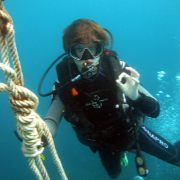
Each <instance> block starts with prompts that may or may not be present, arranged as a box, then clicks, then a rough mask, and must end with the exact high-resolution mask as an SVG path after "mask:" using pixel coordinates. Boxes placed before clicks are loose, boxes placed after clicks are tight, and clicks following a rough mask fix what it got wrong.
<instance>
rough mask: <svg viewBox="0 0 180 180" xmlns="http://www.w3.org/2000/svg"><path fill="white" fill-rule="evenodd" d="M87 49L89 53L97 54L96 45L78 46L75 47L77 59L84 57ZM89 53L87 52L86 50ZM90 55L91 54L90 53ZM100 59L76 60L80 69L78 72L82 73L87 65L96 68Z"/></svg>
mask: <svg viewBox="0 0 180 180" xmlns="http://www.w3.org/2000/svg"><path fill="white" fill-rule="evenodd" d="M85 49H88V51H90V52H91V54H93V55H94V54H96V49H97V46H96V44H95V43H94V44H93V43H89V44H77V45H75V46H74V51H75V52H76V55H77V57H82V55H83V53H84V52H85ZM86 51H87V50H86ZM88 53H89V52H88ZM99 59H100V57H97V58H93V57H92V58H87V59H86V60H83V59H82V60H76V59H74V62H75V64H76V66H77V67H78V70H79V71H80V72H81V71H82V68H83V67H84V66H85V64H86V63H87V64H91V65H94V66H96V65H97V64H98V63H99Z"/></svg>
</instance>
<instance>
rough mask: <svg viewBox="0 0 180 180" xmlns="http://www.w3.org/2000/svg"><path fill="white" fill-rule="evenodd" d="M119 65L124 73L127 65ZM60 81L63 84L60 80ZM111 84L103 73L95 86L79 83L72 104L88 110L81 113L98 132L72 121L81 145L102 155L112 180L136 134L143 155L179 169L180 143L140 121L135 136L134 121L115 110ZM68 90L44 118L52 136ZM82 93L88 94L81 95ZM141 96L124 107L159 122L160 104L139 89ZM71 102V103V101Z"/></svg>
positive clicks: (118, 171)
mask: <svg viewBox="0 0 180 180" xmlns="http://www.w3.org/2000/svg"><path fill="white" fill-rule="evenodd" d="M119 62H120V64H121V66H122V69H123V68H124V67H125V63H123V62H122V61H119ZM72 72H74V77H75V76H76V75H77V70H76V71H72ZM59 81H60V82H61V80H60V79H59ZM59 81H57V82H56V83H55V85H56V88H57V87H58V86H59V85H58V84H59ZM108 83H109V82H108V80H107V77H106V75H104V74H103V73H100V74H99V77H98V78H97V79H96V80H95V81H94V82H85V81H80V82H78V85H77V86H76V85H75V86H74V87H75V88H76V90H77V91H78V93H79V94H78V96H77V97H75V101H73V103H75V102H79V104H78V105H77V106H75V109H78V108H79V107H83V106H85V108H83V109H82V111H83V114H84V115H85V116H86V117H87V119H88V121H89V122H90V123H92V124H93V126H94V127H93V129H95V131H94V130H90V131H89V127H88V126H87V127H85V126H84V124H83V123H82V122H81V121H73V122H71V120H70V122H71V123H72V126H73V128H74V130H75V131H76V134H77V137H78V139H79V141H80V142H81V143H82V144H84V145H87V146H89V147H90V148H91V150H92V151H93V152H97V151H98V152H99V155H100V158H101V161H102V163H103V166H104V167H105V169H106V171H107V172H108V174H109V176H110V177H111V178H112V179H115V178H117V177H118V176H119V174H120V173H121V165H120V159H121V158H122V157H123V155H124V151H129V150H131V149H136V148H137V147H136V145H135V143H136V140H135V138H134V133H135V132H136V133H137V137H138V143H139V145H140V148H141V150H142V151H144V152H147V153H149V154H151V155H153V156H156V157H157V158H159V159H162V160H163V161H166V162H168V163H171V164H173V165H176V166H179V167H180V154H179V153H180V147H179V146H180V143H177V144H176V145H171V144H170V143H169V142H167V141H166V140H165V139H163V138H162V137H161V136H159V135H158V134H156V133H155V132H153V131H151V130H150V129H148V128H147V127H145V126H144V125H142V124H141V123H138V122H137V121H136V123H137V124H138V125H137V129H136V130H135V132H133V129H131V127H132V126H130V124H134V122H132V118H131V117H130V119H131V121H130V122H128V120H127V118H125V120H124V119H123V118H121V115H122V116H123V114H122V112H121V111H118V109H120V107H115V106H116V105H118V103H119V102H118V101H117V100H116V99H115V98H116V96H115V94H113V92H112V88H108V87H111V84H108ZM60 86H61V85H60ZM98 87H101V89H100V90H98V89H97V88H98ZM68 88H69V87H68ZM68 88H67V89H65V90H64V91H63V90H61V91H60V92H59V93H58V94H56V95H55V96H54V98H53V101H52V104H51V106H50V108H49V111H48V114H47V116H46V118H45V122H46V123H47V125H48V126H49V128H50V130H51V133H52V135H53V136H55V135H56V132H57V128H58V125H59V122H60V119H61V115H62V114H61V113H60V112H59V108H58V106H60V104H61V102H64V104H65V106H67V104H66V103H67V101H68V98H69V97H70V93H71V88H69V89H68ZM82 91H85V93H81V92H82ZM64 94H66V95H64ZM139 94H140V97H139V98H138V99H137V100H135V101H132V100H130V99H128V98H127V97H126V101H127V102H126V103H125V104H129V105H130V107H131V106H132V107H133V113H135V114H136V113H137V111H136V110H138V112H139V111H140V115H138V117H139V118H141V115H146V116H149V117H152V118H156V117H157V116H158V115H159V112H160V108H159V103H158V101H157V100H156V99H155V98H153V97H152V96H151V95H150V94H149V93H148V92H147V91H146V90H145V89H144V88H143V87H142V86H141V85H140V87H139ZM69 101H72V99H71V98H70V99H69ZM94 103H96V104H94ZM97 104H98V106H99V107H98V106H97ZM68 105H69V104H68ZM79 109H81V108H79ZM119 119H121V120H119ZM118 120H119V121H118ZM127 122H128V123H127ZM133 127H134V125H133ZM99 132H100V133H99ZM93 133H94V134H93Z"/></svg>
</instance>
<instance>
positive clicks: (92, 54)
mask: <svg viewBox="0 0 180 180" xmlns="http://www.w3.org/2000/svg"><path fill="white" fill-rule="evenodd" d="M103 50H104V45H103V44H102V43H101V42H98V41H94V42H92V43H90V44H88V45H86V44H76V43H73V44H72V45H71V46H70V47H69V55H70V56H71V57H72V58H73V59H75V60H87V59H95V58H97V57H99V56H100V55H101V54H102V52H103Z"/></svg>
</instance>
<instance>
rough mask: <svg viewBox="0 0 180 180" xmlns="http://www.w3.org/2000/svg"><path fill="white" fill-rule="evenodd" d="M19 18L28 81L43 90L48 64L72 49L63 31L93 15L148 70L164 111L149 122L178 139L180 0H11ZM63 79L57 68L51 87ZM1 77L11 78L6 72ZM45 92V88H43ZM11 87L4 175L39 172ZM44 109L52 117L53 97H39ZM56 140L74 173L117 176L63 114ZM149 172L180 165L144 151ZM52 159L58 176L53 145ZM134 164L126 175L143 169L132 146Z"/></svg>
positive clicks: (2, 150)
mask: <svg viewBox="0 0 180 180" xmlns="http://www.w3.org/2000/svg"><path fill="white" fill-rule="evenodd" d="M4 5H5V8H6V10H7V11H8V12H9V14H10V15H11V17H12V19H13V22H14V29H15V38H16V43H17V49H18V53H19V57H20V62H21V66H22V70H23V75H24V81H25V87H27V88H29V89H30V90H31V91H33V92H34V93H35V94H36V95H38V93H37V88H38V84H39V81H40V79H41V77H42V75H43V73H44V72H45V70H46V69H47V68H48V66H49V65H50V64H51V63H52V61H54V60H55V59H56V58H57V57H58V56H59V55H61V54H62V53H64V50H63V48H62V35H63V29H65V28H66V27H67V26H68V25H69V24H70V23H71V22H72V21H74V20H76V19H79V18H88V19H91V20H94V21H96V22H97V23H99V24H100V25H101V26H102V27H104V28H107V29H108V30H110V31H111V33H112V34H113V36H114V46H113V50H115V51H117V53H118V56H119V58H120V59H121V60H123V61H125V62H126V63H127V64H128V65H129V66H131V67H133V68H134V69H136V70H137V71H138V72H139V73H140V75H141V76H140V81H141V83H142V84H143V86H144V87H145V88H146V89H147V90H148V91H149V92H150V93H151V94H152V95H153V96H155V97H156V98H157V99H158V100H159V102H160V105H161V115H160V116H159V117H158V118H157V119H152V118H147V119H146V122H145V124H146V125H147V126H148V127H149V128H151V129H153V130H154V131H156V132H157V133H159V134H160V135H161V136H163V137H164V138H166V139H167V140H168V141H170V142H171V143H175V142H176V141H178V140H180V9H179V8H180V0H146V1H145V0H111V1H110V0H90V1H85V0H76V1H75V0H66V1H63V0H54V1H49V0H39V1H37V0H36V1H35V0H31V1H28V0H26V1H25V0H5V1H4ZM55 79H56V72H55V68H53V69H52V70H51V71H50V73H49V74H48V76H47V77H46V80H45V81H44V83H43V86H42V92H43V93H47V92H50V91H51V89H52V86H53V83H54V81H55ZM0 82H4V78H3V73H2V72H0ZM38 97H39V96H38ZM8 99H9V95H8V94H6V93H0V180H11V179H18V180H32V179H35V177H34V175H33V173H32V172H31V171H30V169H29V167H28V159H27V158H25V157H24V155H23V154H22V151H21V143H20V142H19V141H18V140H17V138H16V137H15V136H14V133H13V131H14V130H15V129H16V121H15V118H14V114H13V113H12V111H11V109H10V105H9V102H8ZM39 101H40V103H39V106H38V109H37V113H38V114H39V115H40V116H41V117H42V118H44V117H45V115H46V112H47V110H48V107H49V105H50V102H51V97H45V98H42V97H39ZM54 140H55V145H56V149H57V152H58V154H59V157H60V159H61V161H62V164H63V167H64V169H65V172H66V174H67V177H68V178H69V180H109V179H110V178H109V177H108V175H107V173H106V171H105V169H104V168H103V166H102V164H101V162H100V159H99V157H98V154H97V153H96V154H93V153H92V152H91V151H90V149H89V148H88V147H86V146H83V145H82V144H80V143H79V142H78V140H77V138H76V135H75V133H74V132H73V130H72V128H71V125H70V124H69V123H67V122H65V120H64V119H63V120H62V122H61V124H60V127H59V130H58V135H57V136H56V137H55V139H54ZM142 153H143V154H144V155H145V156H146V161H147V162H146V164H147V166H148V168H149V175H148V176H147V177H146V178H145V179H146V180H152V179H153V180H178V179H179V178H180V168H178V167H176V166H173V165H170V164H168V163H166V162H163V161H161V160H159V159H157V158H155V157H153V156H150V155H148V154H146V153H144V152H142ZM43 154H44V156H45V158H46V160H45V161H44V164H45V166H46V168H47V170H48V173H49V175H50V177H51V179H52V180H58V179H60V176H59V174H58V172H57V169H56V167H55V165H54V163H53V161H52V158H51V156H50V153H49V150H48V148H46V149H45V151H44V153H43ZM127 156H128V159H129V165H128V166H127V167H123V171H122V174H121V175H120V177H119V178H118V179H121V180H133V179H134V177H135V176H137V172H136V167H135V161H134V158H135V155H134V154H131V153H127Z"/></svg>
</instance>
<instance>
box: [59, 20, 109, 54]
mask: <svg viewBox="0 0 180 180" xmlns="http://www.w3.org/2000/svg"><path fill="white" fill-rule="evenodd" d="M62 39H63V47H64V50H65V51H66V52H67V51H68V48H69V46H70V45H71V44H72V43H83V44H88V43H91V42H93V41H100V42H102V43H103V44H104V46H107V45H108V44H109V36H108V34H107V33H106V31H105V30H104V29H103V28H102V27H101V26H100V25H99V24H97V23H96V22H94V21H93V20H89V19H77V20H75V21H73V22H72V24H70V25H69V26H67V28H66V29H64V35H63V37H62Z"/></svg>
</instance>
